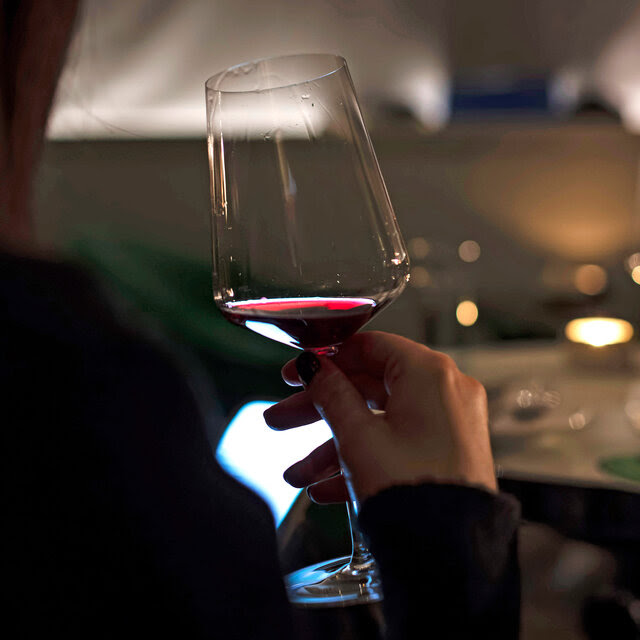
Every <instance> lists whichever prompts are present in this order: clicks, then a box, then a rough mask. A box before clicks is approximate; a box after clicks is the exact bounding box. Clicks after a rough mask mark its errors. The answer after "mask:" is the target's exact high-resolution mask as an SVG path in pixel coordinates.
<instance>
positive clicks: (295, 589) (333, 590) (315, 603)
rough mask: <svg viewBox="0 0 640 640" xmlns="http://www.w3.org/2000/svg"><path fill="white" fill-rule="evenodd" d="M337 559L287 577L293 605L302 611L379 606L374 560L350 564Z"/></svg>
mask: <svg viewBox="0 0 640 640" xmlns="http://www.w3.org/2000/svg"><path fill="white" fill-rule="evenodd" d="M350 561H351V557H350V556H345V557H343V558H336V559H334V560H328V561H325V562H319V563H318V564H313V565H311V566H309V567H305V568H304V569H298V571H294V572H293V573H290V574H289V575H288V576H286V577H285V584H286V586H287V593H288V595H289V600H290V602H291V603H292V604H294V605H296V606H299V607H309V608H313V607H317V608H320V607H349V606H352V605H356V604H367V603H370V602H380V601H381V600H382V598H383V596H382V582H381V580H380V575H379V573H378V570H377V567H376V565H375V562H374V561H373V560H369V561H368V562H364V563H351V562H350Z"/></svg>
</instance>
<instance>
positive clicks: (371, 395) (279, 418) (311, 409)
mask: <svg viewBox="0 0 640 640" xmlns="http://www.w3.org/2000/svg"><path fill="white" fill-rule="evenodd" d="M296 375H297V371H296ZM350 380H351V382H352V383H353V385H354V386H355V388H356V389H357V390H358V392H359V393H360V395H361V396H362V397H363V398H364V399H365V401H366V402H367V405H368V406H369V408H370V409H380V410H384V408H385V406H386V403H387V399H388V395H387V392H386V390H385V387H384V382H383V381H382V380H380V379H375V378H372V377H371V376H369V375H367V374H354V375H352V376H350ZM298 384H301V382H300V381H299V380H298ZM264 419H265V422H266V423H267V424H268V425H269V426H270V427H271V428H272V429H277V430H278V431H281V430H284V429H292V428H294V427H301V426H303V425H305V424H311V423H312V422H316V420H320V419H321V418H320V414H319V413H318V411H317V410H316V408H315V406H314V405H313V400H312V398H311V395H310V394H309V393H307V392H306V391H301V392H300V393H295V394H293V395H292V396H289V397H288V398H286V399H284V400H281V401H280V402H278V404H274V405H273V406H271V407H269V408H268V409H267V410H266V411H265V412H264Z"/></svg>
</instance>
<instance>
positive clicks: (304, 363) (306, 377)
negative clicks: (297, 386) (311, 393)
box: [296, 351, 320, 386]
mask: <svg viewBox="0 0 640 640" xmlns="http://www.w3.org/2000/svg"><path fill="white" fill-rule="evenodd" d="M296 369H297V370H298V376H300V380H301V381H302V383H303V384H304V385H305V386H307V385H309V384H311V381H312V380H313V376H315V375H316V373H317V372H318V370H319V369H320V360H318V358H316V356H315V355H314V354H313V353H311V352H310V351H303V352H302V353H301V354H300V355H299V356H298V357H297V358H296Z"/></svg>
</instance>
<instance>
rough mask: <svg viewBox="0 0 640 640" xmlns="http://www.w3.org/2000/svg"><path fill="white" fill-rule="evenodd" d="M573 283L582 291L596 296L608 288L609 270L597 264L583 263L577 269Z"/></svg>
mask: <svg viewBox="0 0 640 640" xmlns="http://www.w3.org/2000/svg"><path fill="white" fill-rule="evenodd" d="M573 283H574V284H575V287H576V289H577V290H578V291H579V292H580V293H584V294H585V295H587V296H596V295H598V294H599V293H602V292H603V291H604V290H605V289H606V288H607V284H608V283H609V277H608V276H607V272H606V271H605V270H604V269H603V268H602V267H600V266H598V265H597V264H583V265H582V266H580V267H578V268H577V269H576V272H575V275H574V277H573Z"/></svg>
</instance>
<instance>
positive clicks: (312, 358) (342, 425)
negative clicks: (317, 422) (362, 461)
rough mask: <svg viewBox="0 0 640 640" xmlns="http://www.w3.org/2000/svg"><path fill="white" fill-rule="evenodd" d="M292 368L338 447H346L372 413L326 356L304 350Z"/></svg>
mask: <svg viewBox="0 0 640 640" xmlns="http://www.w3.org/2000/svg"><path fill="white" fill-rule="evenodd" d="M296 369H297V370H298V375H299V377H300V380H301V381H302V383H303V384H304V385H305V387H306V390H307V392H308V393H310V394H311V399H312V401H313V404H314V405H315V407H316V409H317V411H318V413H319V414H320V415H321V416H322V417H323V418H324V419H325V420H326V421H327V423H328V424H329V426H330V427H331V430H332V431H333V435H334V436H335V437H336V440H337V441H338V446H339V448H340V449H341V450H343V449H344V448H345V447H347V448H350V444H349V443H350V442H352V441H353V438H354V437H356V438H357V437H358V436H359V435H361V434H362V427H363V425H364V424H365V423H367V422H371V420H372V418H373V414H372V413H371V411H370V410H369V407H368V406H367V403H366V401H365V399H364V398H363V397H362V395H361V394H360V392H359V391H358V390H357V389H356V387H355V386H354V385H353V384H352V383H351V381H350V380H349V378H348V377H347V376H346V375H345V374H344V373H343V372H342V370H341V369H339V368H338V367H337V366H336V365H335V364H334V363H333V362H332V361H331V360H330V359H329V358H326V357H324V356H316V355H315V354H313V353H311V352H309V351H305V352H304V353H302V354H300V355H299V356H298V358H297V360H296Z"/></svg>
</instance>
